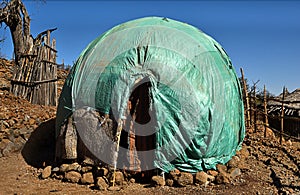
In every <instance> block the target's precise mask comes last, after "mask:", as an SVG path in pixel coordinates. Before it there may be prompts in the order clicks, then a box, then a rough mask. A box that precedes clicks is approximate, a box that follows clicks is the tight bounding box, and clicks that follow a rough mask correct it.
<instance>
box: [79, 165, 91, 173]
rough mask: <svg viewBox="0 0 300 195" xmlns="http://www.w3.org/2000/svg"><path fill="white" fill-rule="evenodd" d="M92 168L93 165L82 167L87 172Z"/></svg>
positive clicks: (83, 171) (82, 170)
mask: <svg viewBox="0 0 300 195" xmlns="http://www.w3.org/2000/svg"><path fill="white" fill-rule="evenodd" d="M92 169H93V167H91V166H85V167H81V172H82V173H86V172H89V171H91V170H92Z"/></svg>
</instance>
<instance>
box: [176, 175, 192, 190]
mask: <svg viewBox="0 0 300 195" xmlns="http://www.w3.org/2000/svg"><path fill="white" fill-rule="evenodd" d="M177 184H178V185H179V186H181V187H184V186H187V185H192V184H193V175H192V174H191V173H185V172H181V174H180V176H179V177H178V178H177Z"/></svg>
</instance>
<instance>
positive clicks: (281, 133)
mask: <svg viewBox="0 0 300 195" xmlns="http://www.w3.org/2000/svg"><path fill="white" fill-rule="evenodd" d="M284 96H285V86H283V91H282V102H281V117H280V122H281V129H280V145H281V144H282V138H283V128H284V124H283V118H284Z"/></svg>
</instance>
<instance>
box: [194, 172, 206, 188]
mask: <svg viewBox="0 0 300 195" xmlns="http://www.w3.org/2000/svg"><path fill="white" fill-rule="evenodd" d="M195 183H197V184H200V185H203V184H204V185H206V184H208V183H209V181H208V174H207V173H205V172H204V171H201V172H197V173H196V175H195Z"/></svg>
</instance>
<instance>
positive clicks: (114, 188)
mask: <svg viewBox="0 0 300 195" xmlns="http://www.w3.org/2000/svg"><path fill="white" fill-rule="evenodd" d="M107 190H108V191H120V190H121V188H120V187H118V186H110V187H109V188H107Z"/></svg>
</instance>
